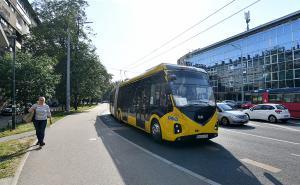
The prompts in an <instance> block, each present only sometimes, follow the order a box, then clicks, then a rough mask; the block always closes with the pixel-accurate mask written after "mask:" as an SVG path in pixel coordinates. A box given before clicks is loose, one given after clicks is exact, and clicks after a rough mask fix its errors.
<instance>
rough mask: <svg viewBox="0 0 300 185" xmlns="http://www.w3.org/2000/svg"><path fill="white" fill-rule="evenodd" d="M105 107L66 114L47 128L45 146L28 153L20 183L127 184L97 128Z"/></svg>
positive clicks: (51, 184)
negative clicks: (96, 123) (97, 122)
mask: <svg viewBox="0 0 300 185" xmlns="http://www.w3.org/2000/svg"><path fill="white" fill-rule="evenodd" d="M102 109H103V107H102V108H101V106H97V107H96V108H94V109H92V110H91V111H89V112H85V113H80V114H76V115H70V116H67V117H65V118H64V119H63V120H60V121H58V122H57V123H56V124H55V125H54V126H53V127H51V128H48V129H47V130H46V138H45V142H46V145H45V146H44V147H43V148H42V149H40V150H32V151H31V152H30V153H29V156H28V158H27V160H26V162H25V165H24V167H23V169H22V171H21V174H20V176H19V178H18V183H17V184H19V185H48V184H49V185H53V184H57V185H60V184H63V185H68V184H70V185H71V184H72V185H73V184H78V185H81V184H84V185H89V184H91V185H94V184H101V185H102V184H104V185H106V184H107V185H112V184H113V185H118V184H124V183H123V180H122V177H121V176H120V174H119V172H118V170H117V168H116V166H115V164H114V162H113V160H112V158H111V157H110V155H109V153H108V151H107V149H106V147H105V146H104V144H103V143H102V140H101V138H99V136H98V134H97V132H96V130H95V127H94V124H95V122H96V117H97V115H98V114H99V113H100V112H101V111H102Z"/></svg>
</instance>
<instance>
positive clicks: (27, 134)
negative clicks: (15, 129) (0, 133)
mask: <svg viewBox="0 0 300 185" xmlns="http://www.w3.org/2000/svg"><path fill="white" fill-rule="evenodd" d="M33 135H35V131H30V132H24V133H21V134H15V135H11V136H6V137H1V138H0V142H6V141H10V140H14V139H21V138H24V137H28V136H33Z"/></svg>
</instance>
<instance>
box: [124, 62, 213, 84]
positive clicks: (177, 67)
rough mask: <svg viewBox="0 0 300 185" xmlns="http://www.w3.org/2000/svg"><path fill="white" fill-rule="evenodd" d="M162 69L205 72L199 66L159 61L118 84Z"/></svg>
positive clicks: (131, 81)
mask: <svg viewBox="0 0 300 185" xmlns="http://www.w3.org/2000/svg"><path fill="white" fill-rule="evenodd" d="M164 70H183V71H198V72H203V73H207V72H206V71H205V70H204V69H201V68H196V67H191V66H183V65H177V64H167V63H161V64H159V65H157V66H155V67H152V68H150V69H148V70H147V71H146V72H144V73H142V74H140V75H138V76H136V77H134V78H132V79H129V80H127V81H125V82H122V83H121V84H120V86H123V85H126V84H130V83H133V82H135V81H138V80H141V79H143V78H146V77H148V76H151V75H153V74H155V73H158V72H160V71H164Z"/></svg>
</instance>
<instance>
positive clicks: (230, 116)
mask: <svg viewBox="0 0 300 185" xmlns="http://www.w3.org/2000/svg"><path fill="white" fill-rule="evenodd" d="M217 110H218V113H219V115H218V120H219V123H220V124H222V125H230V124H233V125H242V124H246V123H248V121H249V118H248V116H247V115H246V114H245V113H243V112H242V111H239V110H234V109H232V108H231V107H230V106H229V105H227V104H226V103H217Z"/></svg>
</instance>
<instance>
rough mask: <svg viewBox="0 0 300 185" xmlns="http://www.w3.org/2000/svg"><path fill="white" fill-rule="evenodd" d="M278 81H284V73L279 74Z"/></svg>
mask: <svg viewBox="0 0 300 185" xmlns="http://www.w3.org/2000/svg"><path fill="white" fill-rule="evenodd" d="M279 80H285V71H280V72H279Z"/></svg>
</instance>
